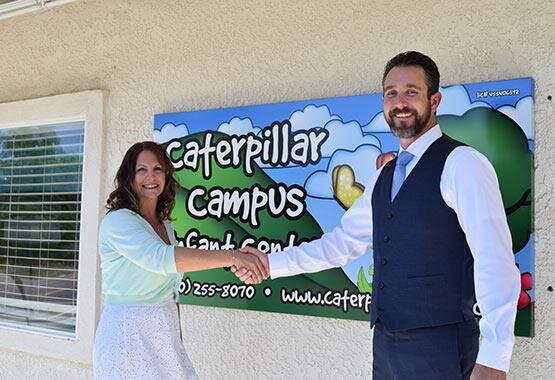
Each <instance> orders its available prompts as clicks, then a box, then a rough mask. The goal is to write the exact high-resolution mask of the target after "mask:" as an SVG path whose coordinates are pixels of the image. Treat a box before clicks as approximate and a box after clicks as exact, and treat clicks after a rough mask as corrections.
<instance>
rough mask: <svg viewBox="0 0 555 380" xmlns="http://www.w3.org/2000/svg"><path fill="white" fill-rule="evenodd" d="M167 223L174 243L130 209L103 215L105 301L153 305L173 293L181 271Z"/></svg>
mask: <svg viewBox="0 0 555 380" xmlns="http://www.w3.org/2000/svg"><path fill="white" fill-rule="evenodd" d="M164 225H165V227H166V231H167V233H168V237H169V238H170V242H171V243H172V245H168V244H166V243H164V242H163V241H162V239H160V237H159V236H158V235H157V234H156V232H155V231H154V229H153V228H152V227H151V226H150V224H149V223H148V222H147V221H146V220H145V219H143V218H142V217H141V216H140V215H139V214H137V213H135V212H133V211H131V210H128V209H120V210H116V211H111V212H109V213H108V214H107V215H106V216H105V217H104V219H103V220H102V223H101V225H100V231H99V253H100V266H101V268H102V293H103V294H104V302H105V303H106V304H112V305H114V304H115V305H133V304H152V303H157V302H160V301H164V300H166V299H168V298H170V297H172V296H174V294H175V292H176V290H177V285H178V283H179V280H180V279H181V274H178V273H177V269H176V267H175V258H174V246H173V245H174V244H175V243H176V241H175V237H174V234H173V229H172V227H171V224H170V223H169V222H167V221H166V222H165V223H164Z"/></svg>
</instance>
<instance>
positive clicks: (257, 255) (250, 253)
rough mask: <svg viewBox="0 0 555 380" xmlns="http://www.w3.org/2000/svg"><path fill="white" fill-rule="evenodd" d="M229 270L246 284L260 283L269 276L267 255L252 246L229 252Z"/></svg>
mask: <svg viewBox="0 0 555 380" xmlns="http://www.w3.org/2000/svg"><path fill="white" fill-rule="evenodd" d="M231 255H232V261H233V265H232V267H231V271H232V272H233V273H235V275H236V276H237V277H238V278H239V279H240V280H241V281H243V282H245V283H246V284H260V283H261V282H262V281H263V280H265V279H267V278H268V276H269V268H268V257H267V256H266V254H264V253H262V252H260V251H258V250H256V249H254V248H250V247H247V248H242V249H241V250H240V252H237V251H233V252H232V253H231Z"/></svg>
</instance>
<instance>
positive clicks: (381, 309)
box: [236, 52, 520, 380]
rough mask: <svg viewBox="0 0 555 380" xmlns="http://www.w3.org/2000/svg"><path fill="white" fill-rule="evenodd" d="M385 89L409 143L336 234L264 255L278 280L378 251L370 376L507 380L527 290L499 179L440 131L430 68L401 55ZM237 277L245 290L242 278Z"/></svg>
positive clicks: (435, 75)
mask: <svg viewBox="0 0 555 380" xmlns="http://www.w3.org/2000/svg"><path fill="white" fill-rule="evenodd" d="M382 84H383V109H384V117H385V120H386V121H387V123H388V124H389V126H390V128H391V131H392V132H393V133H394V134H395V135H396V136H397V137H398V138H399V142H400V145H401V147H400V150H399V154H398V156H397V158H396V159H395V160H392V161H390V162H389V163H387V164H386V165H385V166H384V167H383V168H382V169H381V171H380V172H379V174H378V176H377V178H374V179H372V180H371V181H370V183H368V185H367V186H366V189H365V191H364V193H363V195H362V196H361V197H360V198H359V199H358V201H357V202H356V203H355V204H354V205H353V206H352V207H351V208H350V209H349V210H347V212H346V213H345V215H344V216H343V218H342V220H341V226H340V227H337V228H335V229H334V230H333V231H331V232H328V233H326V234H324V235H323V236H322V237H321V238H320V239H318V240H315V241H312V242H309V243H303V244H301V245H300V246H299V247H295V248H291V249H289V250H288V251H286V252H279V253H273V254H271V255H268V256H267V259H266V258H265V257H266V255H261V257H262V258H263V260H265V261H266V260H267V261H266V263H267V264H268V265H269V269H270V271H269V272H270V276H271V277H272V278H276V277H282V276H291V275H295V274H299V273H305V272H317V271H320V270H324V269H328V268H331V267H336V266H343V265H345V264H346V263H347V262H349V261H351V260H354V259H355V258H357V257H359V256H360V255H362V254H363V253H364V252H366V251H367V249H368V248H369V246H370V245H372V246H373V252H374V278H373V294H372V309H371V325H372V326H373V327H374V338H373V352H374V359H373V378H374V379H376V380H381V379H402V380H406V379H442V380H445V379H448V380H450V379H468V378H470V379H505V378H506V372H507V371H508V370H509V364H510V358H511V354H512V349H513V345H514V333H513V329H514V322H515V317H516V304H517V299H518V294H519V290H520V284H519V272H518V269H517V268H516V266H515V263H514V258H513V252H512V246H511V236H510V232H509V228H508V225H507V220H506V217H505V211H504V208H503V203H502V200H501V194H500V191H499V185H498V182H497V177H496V175H495V171H494V169H493V167H492V166H491V164H490V163H489V162H488V160H487V159H486V158H485V157H484V156H483V155H482V154H480V153H479V152H477V151H476V150H474V149H473V148H470V147H468V146H465V145H464V144H462V143H460V142H458V141H455V140H453V139H451V138H449V137H448V136H446V135H443V134H442V132H441V129H440V126H439V125H438V124H437V121H436V110H437V108H438V106H439V103H440V101H441V93H440V92H439V71H438V69H437V66H436V64H435V63H434V61H433V60H432V59H430V58H429V57H427V56H425V55H423V54H421V53H418V52H405V53H401V54H399V55H397V56H395V57H394V58H392V59H391V60H390V61H389V62H388V63H387V65H386V67H385V71H384V74H383V81H382ZM244 250H246V251H250V252H258V251H256V250H255V249H254V248H245V249H244ZM236 274H237V275H238V276H239V277H240V278H241V279H243V280H246V281H247V282H249V278H248V276H249V274H248V273H246V271H245V270H239V271H237V272H236ZM475 297H476V300H477V302H478V306H479V308H480V311H481V314H482V319H481V321H480V329H478V326H477V325H476V321H475V319H474V315H473V312H472V307H473V304H474V300H475ZM480 333H481V335H482V341H481V343H480V345H478V337H479V335H480ZM478 346H479V347H478Z"/></svg>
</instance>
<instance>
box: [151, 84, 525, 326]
mask: <svg viewBox="0 0 555 380" xmlns="http://www.w3.org/2000/svg"><path fill="white" fill-rule="evenodd" d="M441 92H442V96H443V97H442V101H441V104H440V107H439V109H438V121H439V124H440V126H441V128H442V130H443V132H445V133H446V134H448V135H450V136H451V137H453V138H455V139H457V140H460V141H462V142H464V143H466V144H468V145H470V146H473V147H474V148H476V149H477V150H479V151H480V152H482V153H483V154H484V155H485V156H486V157H488V159H489V160H490V161H491V163H492V164H493V166H494V167H495V170H496V173H497V176H498V179H499V184H500V188H501V192H502V196H503V202H504V206H505V210H506V214H507V219H508V222H509V226H510V229H511V235H512V239H513V247H514V254H515V259H516V262H517V263H518V265H519V268H520V271H521V273H522V292H521V295H520V299H519V311H518V317H517V326H516V332H517V334H519V335H526V336H531V335H532V334H533V304H534V291H533V290H534V289H533V286H532V278H533V275H534V273H533V230H532V223H531V221H532V214H531V209H532V185H531V178H532V157H533V149H534V136H533V127H532V125H533V121H532V109H533V81H532V79H531V78H523V79H514V80H505V81H497V82H485V83H475V84H466V85H457V86H451V87H445V88H441ZM154 135H155V139H156V141H158V142H159V143H162V144H164V146H165V147H166V149H167V151H168V153H169V155H170V157H171V160H172V162H173V165H174V167H175V169H176V178H177V180H178V182H179V184H180V188H179V190H178V192H177V197H176V205H175V208H174V210H173V212H172V217H173V218H174V219H175V221H174V223H173V226H174V229H175V233H176V237H177V239H178V241H179V244H180V245H183V246H187V247H194V248H202V249H236V248H240V247H243V246H246V245H249V246H254V247H256V248H258V249H260V250H261V251H263V252H266V253H269V254H271V253H272V252H276V251H280V250H283V249H287V248H288V247H291V246H294V245H298V244H300V243H301V242H303V241H309V240H313V239H316V238H318V237H320V236H321V235H322V234H323V233H324V232H326V231H330V230H331V229H333V228H334V227H335V226H337V225H338V224H339V221H340V218H341V216H342V215H343V213H344V212H345V210H346V209H348V208H349V207H350V206H351V205H352V204H353V203H354V201H355V200H356V199H357V198H358V196H360V194H361V193H362V191H363V190H364V184H365V183H367V182H368V181H369V180H370V179H371V178H373V177H374V176H375V175H376V173H377V171H378V168H379V166H380V164H383V162H384V161H387V159H388V158H391V157H394V153H395V152H396V151H397V150H398V147H399V146H398V141H397V139H396V138H395V137H394V136H393V135H392V134H391V133H390V132H389V127H388V125H387V124H386V122H385V120H384V117H383V112H382V101H381V93H380V94H368V95H360V96H349V97H339V98H330V99H317V100H306V101H297V102H289V103H278V104H266V105H256V106H247V107H236V108H226V109H216V110H205V111H194V112H180V113H171V114H161V115H156V116H155V118H154ZM372 274H373V263H372V251H371V250H369V251H368V252H367V253H366V254H365V255H363V256H362V257H361V258H358V259H357V260H355V261H353V262H351V263H349V264H347V265H345V266H343V267H341V268H334V269H330V270H326V271H322V272H319V273H311V274H304V275H298V276H294V277H289V278H280V279H275V280H267V281H264V282H263V283H262V284H260V285H257V286H252V285H243V284H241V283H240V282H239V281H238V280H237V279H236V277H235V276H234V275H233V274H232V273H230V272H229V271H226V270H224V269H215V270H209V271H203V272H195V273H186V274H185V275H184V277H183V281H182V282H181V285H180V288H179V290H180V294H181V295H180V297H179V302H182V303H187V304H195V305H210V306H218V307H230V308H241V309H251V310H263V311H273V312H280V313H293V314H302V315H312V316H322V317H333V318H345V319H354V320H365V321H367V320H369V310H370V302H371V298H372V297H371V294H372V286H371V283H372ZM476 312H479V310H476Z"/></svg>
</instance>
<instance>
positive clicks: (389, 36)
mask: <svg viewBox="0 0 555 380" xmlns="http://www.w3.org/2000/svg"><path fill="white" fill-rule="evenodd" d="M500 4H502V5H500ZM553 9H554V8H553V6H552V4H551V2H549V1H546V0H543V1H535V2H527V1H522V0H519V1H502V2H499V1H484V0H469V1H464V2H463V1H459V2H455V3H454V2H447V1H446V2H445V5H441V4H440V2H438V1H437V0H435V1H430V0H421V1H411V2H406V3H402V2H392V1H356V0H345V1H323V0H320V1H292V0H282V1H263V2H262V1H254V0H253V1H245V0H230V1H206V0H203V1H177V0H171V1H170V0H164V1H160V0H151V1H146V0H135V1H131V0H127V1H123V0H81V1H77V2H75V3H70V4H68V5H64V6H60V7H55V8H52V9H50V10H45V11H40V12H35V13H30V14H25V15H21V16H17V17H13V18H10V19H6V20H1V21H0V102H8V101H14V100H21V99H28V98H36V97H42V96H47V95H55V94H63V93H71V92H76V91H82V90H89V89H101V90H104V91H105V94H106V99H105V128H104V140H105V143H104V154H103V157H102V165H103V166H104V169H105V173H106V175H105V177H104V178H103V179H102V182H101V183H102V187H101V189H99V191H100V192H101V194H103V196H102V198H105V196H106V195H107V194H108V192H109V190H110V186H111V181H112V178H113V175H114V173H115V170H116V165H117V164H118V162H119V160H120V159H121V156H122V154H123V152H124V151H125V150H126V148H127V147H128V146H129V145H130V144H131V143H133V142H135V141H138V140H143V139H151V138H152V124H153V115H154V114H155V113H165V112H176V111H188V110H198V109H207V108H217V107H227V106H238V105H249V104H258V103H272V102H278V101H288V100H300V99H310V98H320V97H334V96H343V95H355V94H361V93H368V92H375V91H379V90H380V77H381V70H382V68H383V65H384V63H385V61H386V60H387V59H388V58H390V57H391V56H393V55H394V54H396V53H398V52H400V51H404V50H409V49H410V50H421V51H423V52H426V53H428V54H429V55H431V56H432V57H433V58H434V59H435V60H436V62H437V63H438V66H439V67H440V71H441V73H442V84H443V85H448V84H459V83H466V82H474V81H487V80H498V79H509V78H515V77H523V76H532V77H533V78H534V79H535V81H536V104H535V126H536V163H535V166H536V175H535V186H536V189H535V191H536V194H535V195H536V201H535V208H536V213H535V225H536V232H537V235H536V276H535V286H536V299H537V302H536V311H537V313H536V336H535V337H534V338H532V339H523V338H519V339H517V345H516V348H515V354H514V356H513V362H512V378H516V379H538V378H550V377H551V376H552V369H551V368H552V366H553V364H554V363H553V352H552V349H553V347H555V338H554V331H553V330H554V324H553V321H554V320H555V315H554V314H555V302H554V293H552V292H548V291H547V287H548V286H549V285H552V286H555V281H554V280H555V279H554V275H553V268H554V264H555V260H554V257H555V255H554V254H553V248H552V247H553V246H555V197H554V188H555V180H554V178H555V170H554V169H553V166H552V163H553V162H555V149H553V148H552V144H553V143H554V142H555V128H553V125H552V123H553V120H554V118H555V114H554V112H553V108H554V107H553V103H554V100H548V99H547V97H548V95H552V96H553V95H555V93H554V91H553V89H554V88H555V65H554V59H555V56H554V51H555V49H554V47H555V46H554V45H555V29H554V26H553V25H554V24H555V23H553V20H554V19H555V13H554V10H553ZM182 324H183V327H184V329H185V331H184V332H185V338H186V341H187V345H188V348H189V352H190V356H191V358H192V360H193V362H194V363H195V365H196V367H197V369H198V372H199V374H200V375H201V378H206V379H208V378H209V379H220V378H278V377H281V378H312V379H315V378H332V377H343V378H347V379H350V378H364V377H365V378H368V377H369V373H370V368H371V360H370V358H371V333H370V329H369V326H368V323H362V322H353V321H341V320H334V319H323V318H313V317H300V316H293V315H279V314H270V313H259V312H247V311H238V310H224V309H213V308H202V307H186V308H185V309H184V313H183V316H182ZM0 346H1V343H0ZM0 368H2V373H0V378H3V377H4V376H6V377H7V378H18V377H21V376H24V377H28V376H26V375H29V373H30V375H31V377H33V378H41V379H45V378H64V379H70V378H85V377H87V376H91V374H92V372H91V369H90V367H87V366H83V365H81V364H76V363H72V362H70V361H67V362H64V361H58V360H51V359H48V358H45V357H37V356H32V355H27V354H21V353H15V352H8V351H2V350H1V349H0ZM6 369H7V372H6ZM24 371H25V372H24Z"/></svg>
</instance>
